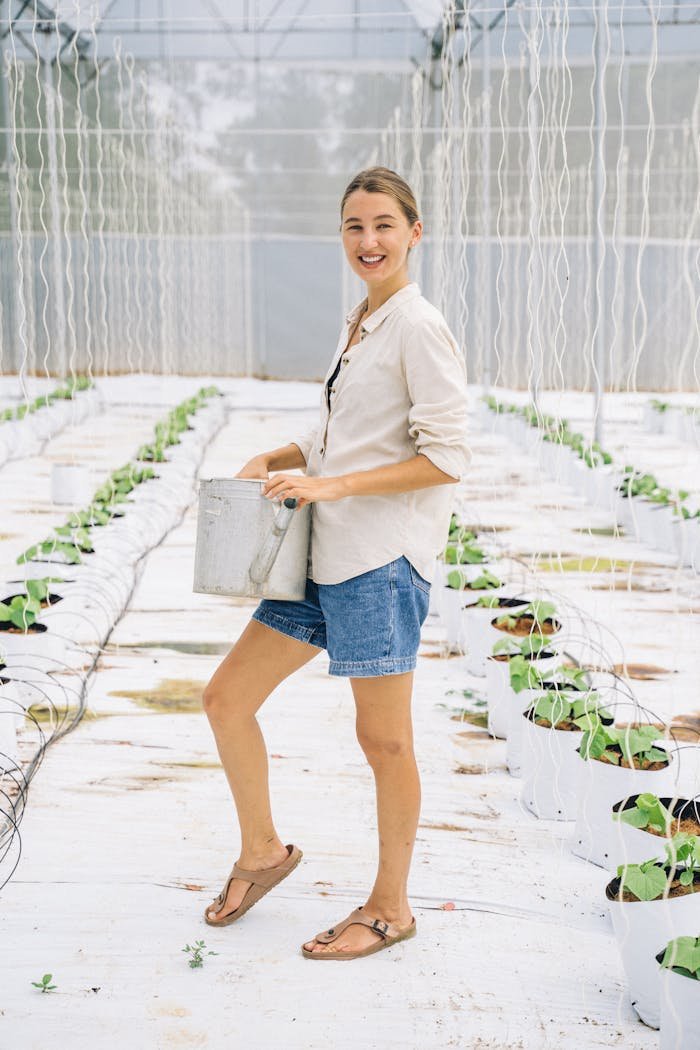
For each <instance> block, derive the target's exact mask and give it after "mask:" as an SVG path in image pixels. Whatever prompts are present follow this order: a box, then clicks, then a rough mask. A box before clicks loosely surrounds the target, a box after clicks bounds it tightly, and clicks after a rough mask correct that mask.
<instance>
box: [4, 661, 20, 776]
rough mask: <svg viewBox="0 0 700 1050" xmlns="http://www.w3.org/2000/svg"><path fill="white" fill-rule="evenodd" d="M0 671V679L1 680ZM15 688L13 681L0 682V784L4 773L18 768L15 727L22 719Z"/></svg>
mask: <svg viewBox="0 0 700 1050" xmlns="http://www.w3.org/2000/svg"><path fill="white" fill-rule="evenodd" d="M2 677H3V675H2V671H0V678H2ZM22 712H23V708H22V705H21V703H20V700H19V697H18V694H17V686H16V684H15V683H14V682H13V681H10V680H7V679H5V680H3V681H1V682H0V784H1V783H2V779H3V776H4V774H5V773H6V772H8V771H10V770H13V769H17V768H18V767H19V751H18V747H17V727H18V726H19V724H20V722H21V721H22V718H23V714H22Z"/></svg>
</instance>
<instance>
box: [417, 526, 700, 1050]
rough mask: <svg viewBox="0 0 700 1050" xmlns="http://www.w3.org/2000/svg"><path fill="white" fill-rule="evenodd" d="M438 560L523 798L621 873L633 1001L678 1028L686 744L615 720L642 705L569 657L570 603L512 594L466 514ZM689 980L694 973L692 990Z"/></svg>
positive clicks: (623, 944) (448, 623) (692, 918)
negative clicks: (682, 756) (680, 788)
mask: <svg viewBox="0 0 700 1050" xmlns="http://www.w3.org/2000/svg"><path fill="white" fill-rule="evenodd" d="M437 568H438V572H437V574H436V583H437V593H436V596H435V605H436V606H437V610H436V611H438V612H439V614H440V616H441V617H442V619H443V622H444V626H445V630H446V634H447V642H448V645H449V647H450V648H451V649H453V650H456V651H457V652H461V653H463V654H464V660H465V667H466V669H467V670H468V671H469V672H470V673H472V674H476V675H480V676H485V678H486V705H487V714H486V720H487V728H488V731H489V733H490V734H491V736H493V737H495V738H499V739H504V740H505V741H506V766H507V769H508V772H509V773H510V774H511V775H512V776H515V777H520V778H522V789H521V800H522V802H523V804H524V806H525V807H526V808H527V809H528V810H529V811H530V812H532V813H533V814H534V815H535V816H536V817H538V818H540V819H548V820H567V821H568V820H570V821H574V822H575V827H574V834H573V842H572V851H573V852H574V853H575V854H576V855H578V856H581V857H583V858H584V859H585V860H588V861H590V862H592V863H594V864H596V865H599V866H602V867H606V868H608V870H609V871H610V873H611V875H614V877H613V878H612V880H611V881H610V882H609V883H608V884H607V886H606V889H605V896H606V900H607V903H608V906H609V911H610V914H611V919H612V923H613V929H614V932H615V935H616V938H617V940H618V943H619V946H620V952H621V956H622V961H623V965H624V967H625V972H626V974H627V979H628V984H629V990H630V996H631V999H632V1003H633V1006H634V1009H635V1010H636V1011H637V1013H638V1014H639V1016H640V1017H641V1018H642V1020H643V1021H644V1022H645V1023H647V1024H649V1025H651V1026H652V1027H657V1028H658V1027H659V1026H660V1025H662V1026H663V1028H664V1030H665V1032H666V1036H668V1033H669V1032H673V1033H674V1038H675V1033H676V1032H677V1027H678V1025H679V1024H680V1025H681V1026H686V1025H687V1024H689V1023H690V1018H694V1017H696V1016H697V1014H696V1011H697V1009H698V1001H699V999H698V997H699V996H700V985H698V984H697V983H696V981H697V978H698V969H699V967H698V966H697V965H692V964H693V963H694V960H695V958H696V956H695V955H694V954H693V948H692V945H693V943H694V942H695V940H696V938H695V934H696V933H697V931H698V930H700V892H698V891H700V805H699V803H698V801H697V799H683V798H677V797H672V796H673V791H674V778H673V775H672V774H673V773H674V770H675V767H676V766H677V764H678V760H679V757H678V754H677V752H676V751H674V750H673V749H672V748H669V746H668V741H666V740H664V739H663V736H662V733H663V730H662V728H660V727H659V726H656V725H652V724H649V723H644V722H636V721H634V720H633V721H630V722H625V721H621V720H619V719H618V714H619V708H623V707H624V706H625V705H627V706H631V707H633V709H634V710H635V711H636V710H637V708H636V705H635V704H634V703H630V702H629V701H622V702H620V701H618V700H613V701H612V702H605V700H604V698H603V695H602V692H601V689H602V687H599V686H594V685H593V683H592V681H591V673H590V672H588V671H587V670H586V669H585V668H582V667H580V666H576V664H575V663H574V662H572V661H571V659H567V658H566V651H565V645H566V637H567V622H566V619H567V618H566V615H565V613H564V612H563V611H561V610H559V609H558V607H557V603H556V602H554V601H551V600H546V601H545V600H542V599H541V598H539V597H537V596H536V595H534V594H526V595H523V594H518V593H517V592H515V591H514V589H513V588H512V587H510V586H509V585H508V583H507V581H506V580H505V579H504V575H505V574H504V573H502V572H501V571H500V570H499V567H498V565H497V557H496V552H495V551H493V550H491V551H489V549H488V547H487V544H486V543H481V542H480V540H479V537H478V536H477V535H476V534H475V533H474V532H473V530H470V529H468V528H466V527H464V526H462V525H460V523H459V521H458V519H457V516H456V515H453V518H452V521H451V523H450V532H449V537H448V541H447V544H446V547H445V549H444V551H443V553H442V556H441V558H440V559H439V560H438V566H437ZM441 574H442V586H440V582H441ZM613 695H614V694H613ZM692 747H693V749H694V751H695V753H697V747H696V746H695V745H692ZM676 780H677V774H676ZM653 789H655V793H654V794H652V793H651V792H652V790H653ZM650 821H651V822H652V826H651V827H649V826H648V825H649V823H650ZM662 846H663V847H665V856H661V854H662V853H663V852H664V851H663V849H662ZM652 902H653V903H654V905H655V907H653V908H645V907H639V905H640V904H642V903H644V904H650V903H652ZM679 978H683V979H684V980H685V981H687V979H688V978H692V980H693V985H692V989H691V991H692V994H690V997H689V998H688V988H687V987H686V985H685V984H684V983H683V981H680V983H679ZM662 989H663V993H664V994H663V996H662V994H661V992H662ZM686 999H688V1001H689V1002H690V1003H692V1009H693V1011H694V1012H693V1013H691V1014H689V1013H688V1008H687V1006H683V1004H684V1003H685V1002H686ZM662 1002H663V1004H664V1005H663V1010H662ZM671 1003H672V1004H673V1007H672V1008H671V1006H670V1005H669V1004H671ZM674 1011H675V1013H674ZM679 1017H680V1019H681V1020H680V1021H679V1020H678V1018H679ZM682 1032H683V1038H685V1037H686V1034H687V1033H688V1032H690V1029H686V1027H682ZM666 1036H665V1037H666ZM668 1037H669V1038H670V1036H668ZM668 1045H669V1046H671V1045H675V1044H673V1043H671V1042H669V1043H668ZM678 1045H682V1046H684V1047H685V1046H686V1045H688V1046H690V1045H691V1043H690V1042H688V1043H686V1042H681V1043H678Z"/></svg>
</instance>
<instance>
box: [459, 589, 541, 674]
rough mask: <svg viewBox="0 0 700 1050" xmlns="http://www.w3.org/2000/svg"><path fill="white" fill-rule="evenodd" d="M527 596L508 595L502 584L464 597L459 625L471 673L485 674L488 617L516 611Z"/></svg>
mask: <svg viewBox="0 0 700 1050" xmlns="http://www.w3.org/2000/svg"><path fill="white" fill-rule="evenodd" d="M527 604H528V599H527V598H523V597H508V598H506V597H505V596H504V594H503V588H498V593H493V591H489V592H487V593H486V594H481V595H479V596H478V597H476V596H474V595H473V594H472V595H470V596H469V597H467V596H466V594H465V597H464V598H463V604H462V610H461V629H462V632H463V635H464V638H465V639H466V641H467V654H466V665H467V670H468V671H469V672H470V674H476V675H484V674H486V660H487V657H488V656H489V655H490V653H491V649H492V647H493V637H492V636H493V632H492V630H491V620H493V618H494V615H495V614H496V613H499V612H509V613H515V612H516V611H517V610H518V609H522V608H524V607H525V606H526V605H527Z"/></svg>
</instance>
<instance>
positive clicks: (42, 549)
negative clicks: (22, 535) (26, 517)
mask: <svg viewBox="0 0 700 1050" xmlns="http://www.w3.org/2000/svg"><path fill="white" fill-rule="evenodd" d="M52 554H61V555H62V556H63V557H64V558H65V560H66V561H67V562H68V563H69V564H70V565H80V564H81V562H82V560H83V559H82V558H81V557H80V548H79V547H78V546H76V544H75V543H64V542H62V541H61V540H59V539H58V538H56V539H53V540H51V539H49V540H42V542H41V543H35V544H34V546H33V547H28V548H27V550H26V551H24V552H23V553H22V554H20V556H19V557H18V558H17V564H18V565H23V564H24V563H25V562H28V561H33V560H34V559H35V558H42V557H43V558H45V559H48V560H49V561H50V560H51V555H52Z"/></svg>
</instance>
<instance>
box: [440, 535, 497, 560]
mask: <svg viewBox="0 0 700 1050" xmlns="http://www.w3.org/2000/svg"><path fill="white" fill-rule="evenodd" d="M443 557H444V560H445V562H446V564H447V565H478V564H479V563H480V562H482V561H486V555H485V554H484V552H483V551H482V549H481V547H477V546H476V544H474V543H457V542H454V541H453V540H450V541H449V543H448V544H447V546H446V547H445V550H444V554H443Z"/></svg>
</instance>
